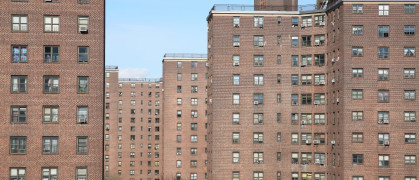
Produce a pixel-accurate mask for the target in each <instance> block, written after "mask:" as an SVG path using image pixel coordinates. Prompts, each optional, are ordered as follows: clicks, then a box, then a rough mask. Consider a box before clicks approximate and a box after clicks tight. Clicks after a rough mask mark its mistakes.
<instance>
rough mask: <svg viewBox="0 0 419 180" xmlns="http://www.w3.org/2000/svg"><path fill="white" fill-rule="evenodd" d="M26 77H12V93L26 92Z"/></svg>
mask: <svg viewBox="0 0 419 180" xmlns="http://www.w3.org/2000/svg"><path fill="white" fill-rule="evenodd" d="M27 79H28V77H27V76H12V93H25V92H27Z"/></svg>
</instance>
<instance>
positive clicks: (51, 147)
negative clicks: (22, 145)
mask: <svg viewBox="0 0 419 180" xmlns="http://www.w3.org/2000/svg"><path fill="white" fill-rule="evenodd" d="M42 153H43V154H58V137H43V138H42Z"/></svg>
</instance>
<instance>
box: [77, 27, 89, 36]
mask: <svg viewBox="0 0 419 180" xmlns="http://www.w3.org/2000/svg"><path fill="white" fill-rule="evenodd" d="M88 30H89V29H88V28H87V27H80V28H79V31H80V33H84V34H85V33H87V32H88Z"/></svg>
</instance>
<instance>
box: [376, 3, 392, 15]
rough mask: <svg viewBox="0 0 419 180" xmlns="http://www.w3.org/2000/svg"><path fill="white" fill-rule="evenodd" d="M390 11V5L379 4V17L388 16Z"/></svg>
mask: <svg viewBox="0 0 419 180" xmlns="http://www.w3.org/2000/svg"><path fill="white" fill-rule="evenodd" d="M389 11H390V5H388V4H379V5H378V15H379V16H388V15H389V13H390V12H389Z"/></svg>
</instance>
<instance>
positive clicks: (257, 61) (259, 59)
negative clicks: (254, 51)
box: [253, 55, 263, 66]
mask: <svg viewBox="0 0 419 180" xmlns="http://www.w3.org/2000/svg"><path fill="white" fill-rule="evenodd" d="M253 66H263V55H255V56H253Z"/></svg>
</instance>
